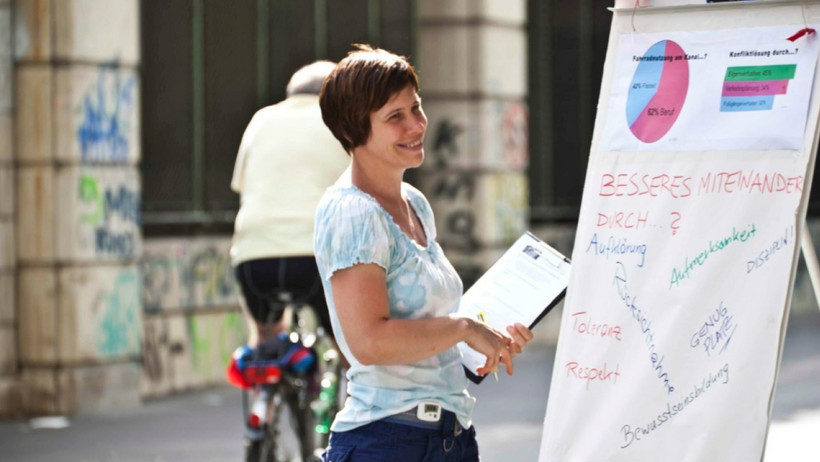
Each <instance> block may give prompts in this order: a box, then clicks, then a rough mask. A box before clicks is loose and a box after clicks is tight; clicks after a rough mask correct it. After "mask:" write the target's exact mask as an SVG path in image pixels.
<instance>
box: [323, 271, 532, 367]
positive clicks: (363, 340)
mask: <svg viewBox="0 0 820 462" xmlns="http://www.w3.org/2000/svg"><path fill="white" fill-rule="evenodd" d="M330 283H331V285H332V288H333V301H334V304H335V305H336V314H337V315H338V317H339V322H340V324H341V327H342V332H343V333H344V336H345V340H346V341H347V344H348V346H349V347H350V350H351V352H352V353H353V356H355V357H356V359H357V360H358V361H359V362H360V363H362V364H365V365H374V364H381V365H387V364H407V363H411V362H415V361H419V360H422V359H426V358H429V357H431V356H434V355H436V354H439V353H441V352H443V351H445V350H447V349H449V348H450V347H452V346H453V345H455V344H457V343H458V342H461V341H464V342H466V343H467V344H468V345H470V346H471V347H472V348H473V349H475V350H476V351H478V352H480V353H482V354H484V355H485V356H487V362H486V363H485V364H484V366H483V367H481V368H479V369H478V371H477V372H478V373H479V374H482V375H483V374H486V373H488V372H491V371H493V370H495V369H496V368H497V367H498V365H499V362H500V363H501V364H504V365H505V366H506V367H507V373H508V374H510V375H512V370H513V365H512V356H513V354H514V353H516V354H517V353H519V352H520V350H521V347H522V346H523V345H524V344H526V343H527V342H528V341H529V339H531V338H532V334H531V332H530V331H529V329H527V328H526V327H524V326H521V325H517V326H515V327H513V326H511V327H510V328H508V331H509V332H510V335H511V336H512V337H513V338H512V339H511V338H510V337H507V336H505V335H504V334H502V333H501V332H499V331H497V330H495V329H493V328H491V327H489V326H487V325H485V324H483V323H480V322H477V321H475V320H473V319H469V318H465V317H458V316H448V317H437V318H426V319H395V318H391V317H390V308H389V303H388V296H387V284H386V281H385V271H384V268H382V267H380V266H378V265H376V264H359V265H354V266H352V267H349V268H345V269H343V270H339V271H337V272H335V273H334V274H333V276H332V277H331V278H330Z"/></svg>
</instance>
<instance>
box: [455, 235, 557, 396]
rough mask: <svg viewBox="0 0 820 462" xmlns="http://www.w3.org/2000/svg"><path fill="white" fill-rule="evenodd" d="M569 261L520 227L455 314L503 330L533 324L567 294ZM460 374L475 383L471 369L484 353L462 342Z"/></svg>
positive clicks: (480, 362) (476, 378)
mask: <svg viewBox="0 0 820 462" xmlns="http://www.w3.org/2000/svg"><path fill="white" fill-rule="evenodd" d="M571 268H572V264H571V262H570V260H569V258H567V257H566V256H564V255H563V254H562V253H561V252H559V251H557V250H555V249H554V248H552V247H551V246H549V245H548V244H547V243H545V242H544V241H542V240H541V239H539V238H538V237H537V236H535V235H534V234H532V233H531V232H529V231H527V232H525V233H524V234H523V235H522V236H521V237H520V238H518V240H516V241H515V243H514V244H513V245H512V246H511V247H510V248H509V249H507V251H506V252H504V254H503V255H502V256H501V258H499V259H498V261H496V262H495V263H493V265H492V266H490V268H489V269H488V270H487V271H486V272H485V273H484V274H483V275H482V276H481V277H480V278H479V279H478V281H476V282H475V284H473V286H472V287H470V289H469V290H468V291H467V292H465V293H464V295H463V296H462V298H461V303H460V305H459V308H458V314H460V315H462V316H465V317H470V318H473V319H478V320H481V321H482V322H486V323H487V324H489V325H490V326H492V327H493V328H495V329H497V330H499V331H501V332H506V327H507V326H509V325H512V324H514V323H516V322H518V323H521V324H524V325H525V326H527V327H529V328H530V329H532V328H533V327H535V325H536V324H538V322H539V321H540V320H541V319H543V318H544V316H546V315H547V313H549V312H550V310H552V309H553V308H554V307H555V306H556V305H557V304H558V303H559V302H560V301H561V300H562V299H563V298H564V296H565V295H566V292H567V285H568V284H569V274H570V270H571ZM458 348H459V350H460V351H461V355H462V360H461V362H462V365H463V366H464V371H465V374H466V375H467V378H469V379H470V380H471V381H472V382H474V383H476V384H478V383H481V381H482V380H484V377H485V376H480V375H478V374H477V373H476V369H477V368H478V367H481V366H482V365H484V362H485V361H486V356H484V355H483V354H481V353H479V352H477V351H475V350H473V349H472V348H470V347H469V346H468V345H467V344H466V343H464V342H461V343H459V344H458Z"/></svg>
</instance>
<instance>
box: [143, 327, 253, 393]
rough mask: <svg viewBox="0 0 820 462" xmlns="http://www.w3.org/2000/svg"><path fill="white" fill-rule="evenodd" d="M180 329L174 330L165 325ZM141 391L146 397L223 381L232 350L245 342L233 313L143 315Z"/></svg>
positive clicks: (244, 329)
mask: <svg viewBox="0 0 820 462" xmlns="http://www.w3.org/2000/svg"><path fill="white" fill-rule="evenodd" d="M172 324H173V325H175V326H178V327H182V326H184V327H182V330H179V329H177V330H175V332H176V333H175V334H174V333H172V330H174V329H171V328H170V327H169V326H170V325H172ZM144 325H145V342H144V350H143V357H142V358H143V359H142V370H143V374H142V380H144V381H145V382H144V383H143V386H142V389H143V390H144V391H145V392H146V393H147V394H149V395H161V394H164V393H167V392H169V391H172V390H182V389H188V388H190V387H197V386H203V385H210V384H214V383H224V382H225V381H226V376H225V370H226V367H227V364H228V361H229V360H230V357H231V354H232V353H233V352H234V350H235V349H236V348H237V347H238V346H240V345H242V344H244V343H245V342H246V341H247V329H246V327H245V326H246V324H245V322H244V320H243V319H242V316H241V315H240V314H239V313H237V312H223V313H180V314H175V315H170V316H167V317H166V315H164V314H155V315H147V317H146V320H145V323H144Z"/></svg>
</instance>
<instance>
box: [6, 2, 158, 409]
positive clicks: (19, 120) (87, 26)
mask: <svg viewBox="0 0 820 462" xmlns="http://www.w3.org/2000/svg"><path fill="white" fill-rule="evenodd" d="M14 8H15V12H14V25H13V37H14V40H13V42H14V62H15V64H14V77H15V86H14V94H15V100H14V101H15V103H14V107H16V109H17V111H16V113H15V124H14V126H15V133H14V137H13V138H14V141H15V144H14V154H15V160H16V164H15V172H14V174H15V178H16V182H15V183H16V185H15V189H16V191H15V192H16V194H15V195H14V196H15V203H16V220H15V223H14V230H15V232H16V236H17V239H16V244H15V246H16V254H17V256H18V267H17V274H18V281H17V287H18V288H19V294H18V297H17V305H16V306H17V310H16V313H17V327H18V334H19V337H18V342H17V343H18V345H19V351H18V354H17V363H18V364H19V366H20V375H19V377H20V379H21V381H22V383H23V387H22V388H23V393H22V397H23V399H22V403H23V411H24V412H26V413H28V414H54V413H68V414H73V413H77V412H85V411H93V410H98V409H104V408H106V407H109V406H111V405H113V404H116V405H118V406H127V405H136V404H138V403H139V400H140V394H139V373H140V368H139V364H140V358H141V355H142V338H143V332H142V311H143V310H142V299H141V296H140V294H141V280H142V278H141V275H140V271H139V267H138V259H139V256H140V254H141V246H142V237H141V230H140V196H141V187H140V180H139V171H138V166H137V163H138V162H139V158H140V151H141V148H140V142H139V120H140V117H139V104H138V103H139V79H138V70H137V66H138V65H139V56H140V51H139V35H138V25H139V3H138V0H112V1H106V2H98V1H94V0H17V1H16V2H14ZM0 228H2V226H0Z"/></svg>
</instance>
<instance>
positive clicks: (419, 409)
mask: <svg viewBox="0 0 820 462" xmlns="http://www.w3.org/2000/svg"><path fill="white" fill-rule="evenodd" d="M416 418H418V419H419V420H420V421H422V422H438V421H439V420H441V405H440V404H436V403H419V405H418V406H416Z"/></svg>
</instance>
